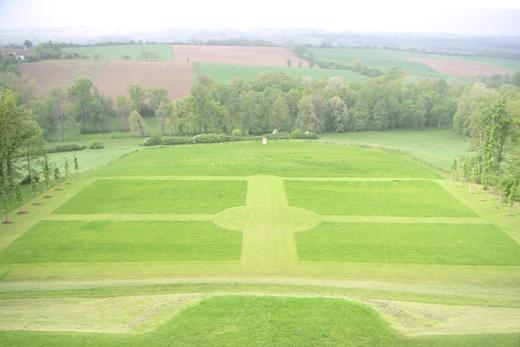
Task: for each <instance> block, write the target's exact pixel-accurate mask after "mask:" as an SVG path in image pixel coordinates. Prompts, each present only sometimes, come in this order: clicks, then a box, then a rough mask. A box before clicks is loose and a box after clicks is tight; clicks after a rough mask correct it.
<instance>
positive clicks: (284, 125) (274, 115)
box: [269, 94, 292, 131]
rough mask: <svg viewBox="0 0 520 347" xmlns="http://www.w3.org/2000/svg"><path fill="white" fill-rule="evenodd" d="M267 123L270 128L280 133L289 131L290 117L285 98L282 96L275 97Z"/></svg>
mask: <svg viewBox="0 0 520 347" xmlns="http://www.w3.org/2000/svg"><path fill="white" fill-rule="evenodd" d="M269 123H270V125H271V128H273V129H278V130H281V131H288V130H290V129H291V123H292V122H291V117H290V116H289V107H288V106H287V103H286V102H285V97H284V96H283V94H282V95H278V96H276V98H275V99H274V102H273V104H272V107H271V114H270V116H269Z"/></svg>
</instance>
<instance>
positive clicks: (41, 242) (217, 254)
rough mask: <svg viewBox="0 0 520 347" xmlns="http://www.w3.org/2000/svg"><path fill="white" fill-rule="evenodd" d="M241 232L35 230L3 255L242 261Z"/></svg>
mask: <svg viewBox="0 0 520 347" xmlns="http://www.w3.org/2000/svg"><path fill="white" fill-rule="evenodd" d="M241 243H242V235H241V232H238V231H231V230H226V229H223V228H220V227H217V226H216V225H214V224H213V223H208V222H51V221H43V222H40V223H38V224H36V225H35V226H34V227H32V228H31V229H30V230H29V231H27V232H26V233H25V234H24V235H22V236H21V237H20V238H19V239H18V240H16V241H15V242H14V243H12V244H11V245H10V246H9V247H8V248H7V249H5V250H4V251H3V252H1V253H0V262H2V263H62V262H64V263H66V262H143V261H193V260H238V259H240V252H241Z"/></svg>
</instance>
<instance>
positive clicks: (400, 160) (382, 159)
mask: <svg viewBox="0 0 520 347" xmlns="http://www.w3.org/2000/svg"><path fill="white" fill-rule="evenodd" d="M98 174H99V175H106V176H110V175H114V176H126V175H129V176H139V175H141V176H142V175H209V176H211V175H213V176H248V175H259V174H265V175H277V176H292V177H302V176H303V177H305V176H313V177H320V176H322V177H326V176H329V177H331V176H345V177H363V176H371V177H413V178H436V177H439V176H438V175H437V173H435V172H433V171H432V170H431V169H429V168H428V167H426V166H425V165H423V164H421V163H419V162H417V161H415V160H412V159H410V158H408V157H406V156H404V155H400V154H391V153H386V152H384V151H377V150H369V149H363V148H352V147H345V146H331V145H326V144H319V143H312V142H306V141H301V142H300V141H291V142H289V141H271V142H270V143H269V144H268V145H267V146H262V145H261V144H260V143H259V142H242V143H227V144H213V145H193V146H190V145H187V146H178V147H173V148H171V147H170V148H156V149H151V150H147V151H140V152H138V153H135V154H133V155H131V156H127V157H125V158H122V159H121V160H119V161H118V162H116V163H114V164H113V165H111V166H109V167H107V168H105V169H102V170H100V171H98Z"/></svg>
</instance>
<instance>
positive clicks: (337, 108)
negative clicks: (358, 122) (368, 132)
mask: <svg viewBox="0 0 520 347" xmlns="http://www.w3.org/2000/svg"><path fill="white" fill-rule="evenodd" d="M327 103H328V115H327V121H326V123H325V128H326V129H327V130H329V131H333V130H334V131H336V132H343V131H350V130H352V129H353V124H352V123H353V122H352V118H351V117H350V115H349V112H348V110H347V107H346V106H345V103H344V102H343V100H342V99H341V98H340V97H339V96H334V97H332V98H330V99H329V100H328V101H327Z"/></svg>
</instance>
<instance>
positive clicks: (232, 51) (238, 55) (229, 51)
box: [173, 45, 309, 67]
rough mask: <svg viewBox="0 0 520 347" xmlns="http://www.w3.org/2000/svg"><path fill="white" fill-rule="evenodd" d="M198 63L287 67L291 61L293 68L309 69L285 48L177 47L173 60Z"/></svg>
mask: <svg viewBox="0 0 520 347" xmlns="http://www.w3.org/2000/svg"><path fill="white" fill-rule="evenodd" d="M188 59H189V60H190V61H197V62H205V63H220V64H247V65H263V66H287V59H291V62H292V66H294V67H297V66H298V64H299V63H300V62H301V63H302V66H304V67H308V66H309V65H308V63H307V61H305V60H303V59H300V58H299V57H298V56H296V55H295V54H294V53H292V52H291V51H289V50H288V49H287V48H283V47H256V46H209V45H175V46H173V60H174V61H178V62H186V61H188Z"/></svg>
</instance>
